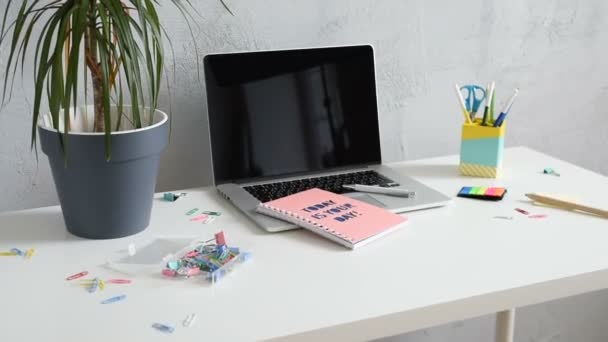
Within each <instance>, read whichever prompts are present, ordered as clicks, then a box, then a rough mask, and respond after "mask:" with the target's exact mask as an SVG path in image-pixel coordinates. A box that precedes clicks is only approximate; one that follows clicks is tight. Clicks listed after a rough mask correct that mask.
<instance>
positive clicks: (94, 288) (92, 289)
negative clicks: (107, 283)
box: [87, 278, 99, 293]
mask: <svg viewBox="0 0 608 342" xmlns="http://www.w3.org/2000/svg"><path fill="white" fill-rule="evenodd" d="M98 287H99V281H98V280H97V278H95V279H93V281H92V282H91V286H89V288H88V289H87V291H89V293H93V292H95V291H97V288H98Z"/></svg>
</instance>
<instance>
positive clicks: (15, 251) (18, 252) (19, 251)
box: [11, 248, 25, 256]
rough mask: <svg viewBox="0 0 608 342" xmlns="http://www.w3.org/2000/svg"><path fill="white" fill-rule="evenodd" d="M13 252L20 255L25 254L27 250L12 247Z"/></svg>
mask: <svg viewBox="0 0 608 342" xmlns="http://www.w3.org/2000/svg"><path fill="white" fill-rule="evenodd" d="M11 253H15V255H18V256H24V255H25V252H23V251H22V250H20V249H19V248H11Z"/></svg>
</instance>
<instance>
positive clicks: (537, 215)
mask: <svg viewBox="0 0 608 342" xmlns="http://www.w3.org/2000/svg"><path fill="white" fill-rule="evenodd" d="M528 217H529V218H546V217H547V215H545V214H536V215H530V216H528Z"/></svg>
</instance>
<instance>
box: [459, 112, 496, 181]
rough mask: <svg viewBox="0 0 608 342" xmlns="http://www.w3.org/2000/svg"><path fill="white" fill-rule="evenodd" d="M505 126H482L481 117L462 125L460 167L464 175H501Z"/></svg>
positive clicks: (487, 176) (491, 176)
mask: <svg viewBox="0 0 608 342" xmlns="http://www.w3.org/2000/svg"><path fill="white" fill-rule="evenodd" d="M505 126H506V125H504V124H503V125H501V126H500V127H493V126H482V125H481V120H479V119H477V120H475V121H474V122H473V123H465V124H463V125H462V142H461V144H460V167H459V170H460V173H461V174H462V175H465V176H473V177H483V178H497V177H499V176H500V174H501V172H502V158H503V152H504V140H505Z"/></svg>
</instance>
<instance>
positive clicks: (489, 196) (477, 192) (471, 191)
mask: <svg viewBox="0 0 608 342" xmlns="http://www.w3.org/2000/svg"><path fill="white" fill-rule="evenodd" d="M506 193H507V189H505V188H499V187H490V188H487V187H483V186H463V187H462V189H460V191H459V192H458V197H464V198H475V199H480V200H485V201H500V200H501V199H502V198H503V197H504V196H505V194H506Z"/></svg>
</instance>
